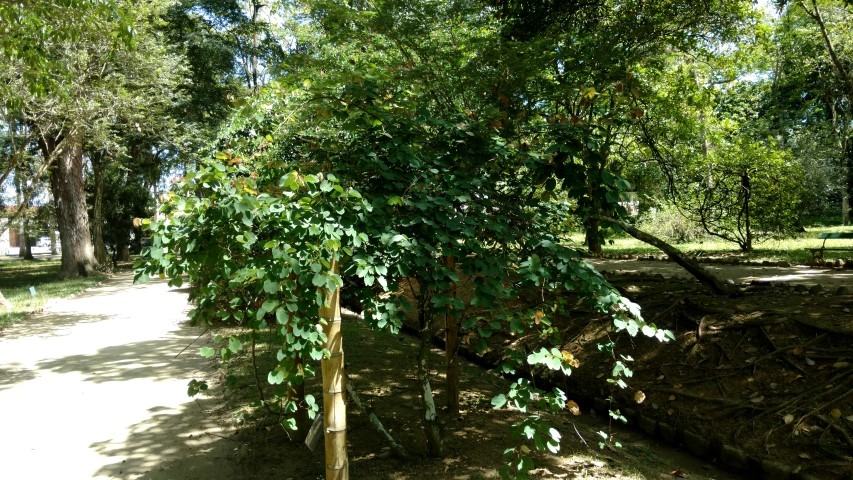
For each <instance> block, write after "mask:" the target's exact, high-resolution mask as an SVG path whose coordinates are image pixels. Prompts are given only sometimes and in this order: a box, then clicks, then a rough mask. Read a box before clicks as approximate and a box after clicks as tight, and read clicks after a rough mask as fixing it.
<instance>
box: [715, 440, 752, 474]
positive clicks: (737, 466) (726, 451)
mask: <svg viewBox="0 0 853 480" xmlns="http://www.w3.org/2000/svg"><path fill="white" fill-rule="evenodd" d="M720 461H721V462H723V464H724V465H726V466H728V467H729V468H731V469H733V470H737V471H741V472H742V471H744V470H746V469H747V467H748V463H747V457H746V454H745V453H743V451H742V450H740V449H737V448H735V447H731V446H729V445H723V447H722V448H721V449H720Z"/></svg>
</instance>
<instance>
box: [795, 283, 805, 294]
mask: <svg viewBox="0 0 853 480" xmlns="http://www.w3.org/2000/svg"><path fill="white" fill-rule="evenodd" d="M794 291H795V292H797V293H803V292H808V291H809V287H807V286H805V285H802V284H798V285H794Z"/></svg>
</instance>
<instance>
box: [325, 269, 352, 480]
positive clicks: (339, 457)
mask: <svg viewBox="0 0 853 480" xmlns="http://www.w3.org/2000/svg"><path fill="white" fill-rule="evenodd" d="M331 270H332V272H334V273H335V274H337V273H338V263H337V261H336V260H332V265H331ZM320 322H321V323H322V324H323V332H324V333H325V334H326V345H325V348H326V349H327V350H328V351H329V358H323V359H322V360H320V369H321V371H322V374H323V427H324V431H325V435H324V439H325V447H326V480H349V461H348V460H347V407H346V403H345V401H346V397H345V392H344V389H345V387H344V381H345V380H344V376H345V372H344V347H343V333H342V332H341V290H340V289H339V288H336V289H335V290H334V291H332V292H327V295H326V305H325V306H323V307H320Z"/></svg>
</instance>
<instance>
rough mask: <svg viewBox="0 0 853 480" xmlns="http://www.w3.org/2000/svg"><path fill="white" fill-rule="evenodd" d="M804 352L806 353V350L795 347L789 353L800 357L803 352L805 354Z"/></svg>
mask: <svg viewBox="0 0 853 480" xmlns="http://www.w3.org/2000/svg"><path fill="white" fill-rule="evenodd" d="M805 351H806V349H805V348H803V347H802V346H797V347H794V349H793V350H791V353H793V354H794V355H802V354H803V352H805Z"/></svg>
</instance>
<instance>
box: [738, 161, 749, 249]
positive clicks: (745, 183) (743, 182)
mask: <svg viewBox="0 0 853 480" xmlns="http://www.w3.org/2000/svg"><path fill="white" fill-rule="evenodd" d="M740 188H741V189H742V190H743V216H744V228H745V231H744V232H743V238H744V244H743V251H744V252H751V251H752V218H751V217H750V208H749V207H750V203H751V202H752V185H751V184H750V181H749V174H748V173H744V174H742V175H741V176H740Z"/></svg>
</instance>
